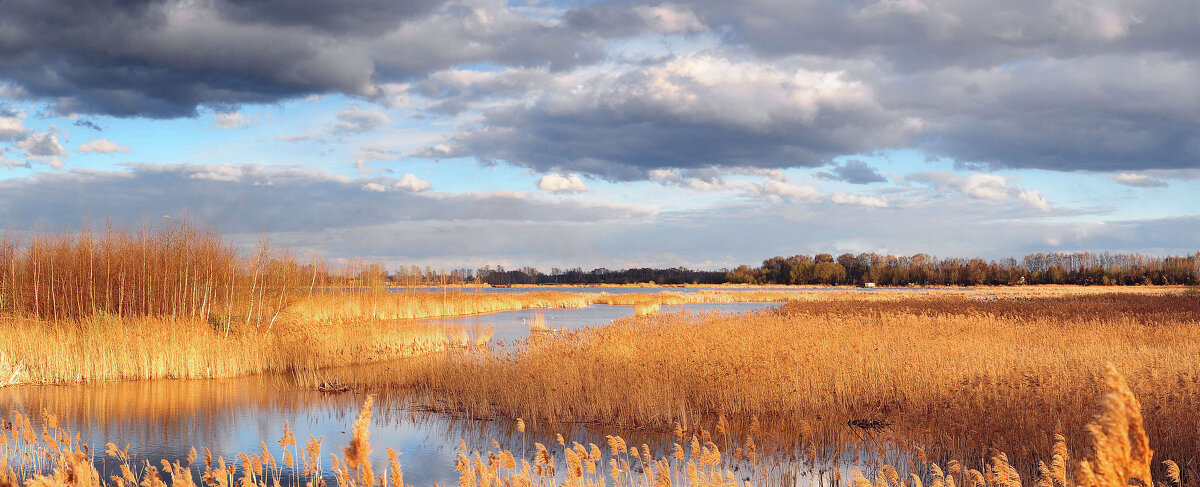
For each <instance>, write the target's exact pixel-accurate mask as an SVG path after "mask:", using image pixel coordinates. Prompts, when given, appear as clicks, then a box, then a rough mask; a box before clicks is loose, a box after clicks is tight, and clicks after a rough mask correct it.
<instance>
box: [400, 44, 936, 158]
mask: <svg viewBox="0 0 1200 487" xmlns="http://www.w3.org/2000/svg"><path fill="white" fill-rule="evenodd" d="M482 115H483V119H482V121H481V123H479V124H478V125H476V126H473V127H467V128H465V129H464V130H461V131H460V132H459V133H457V134H456V135H454V136H453V137H452V138H451V139H450V140H448V141H447V142H445V143H443V144H442V146H444V147H445V150H443V151H442V152H441V153H440V154H436V155H435V154H434V151H433V150H432V149H426V150H425V151H421V152H418V153H417V154H416V155H418V156H426V157H434V156H441V157H475V158H477V159H479V160H481V161H495V160H503V161H508V162H511V163H513V164H516V165H518V166H524V167H528V168H531V169H534V170H539V171H555V170H560V171H561V170H569V171H572V172H578V173H586V174H592V175H596V176H599V177H602V178H605V179H610V180H637V179H646V178H647V177H649V176H650V173H651V171H652V170H655V169H695V168H705V167H714V166H719V167H735V166H736V167H757V168H768V169H769V168H785V167H813V166H818V165H822V164H825V163H826V162H827V161H828V160H829V159H830V158H832V157H835V156H837V155H840V154H845V153H854V152H861V151H866V150H870V149H871V148H874V147H878V146H880V145H897V144H902V143H905V142H906V141H908V140H909V138H910V136H911V135H912V134H913V133H915V132H914V130H915V129H916V127H917V125H916V124H914V122H913V121H911V120H905V119H898V118H895V117H893V116H892V115H890V114H888V113H887V112H886V111H884V110H883V109H882V108H881V107H880V106H879V105H878V104H877V103H876V101H875V99H874V93H873V92H872V90H871V89H870V87H869V86H868V85H866V84H865V83H863V82H862V81H860V80H857V79H855V78H854V77H853V76H851V75H850V74H848V73H846V72H842V71H820V70H808V69H801V68H786V67H780V66H777V65H773V64H770V63H763V62H753V61H740V60H732V59H728V58H724V57H720V56H715V55H710V54H696V55H689V56H681V57H677V58H671V59H666V60H663V61H661V62H656V63H648V64H631V65H620V66H613V67H611V68H610V69H607V70H583V71H578V72H572V73H564V74H560V75H558V76H556V78H555V80H554V81H553V82H551V83H547V84H546V85H544V86H542V87H540V88H539V89H538V90H535V91H534V92H533V93H527V94H526V96H524V97H522V98H521V99H520V100H519V101H516V102H512V103H497V104H495V105H493V106H490V107H488V108H487V109H485V110H483V114H482Z"/></svg>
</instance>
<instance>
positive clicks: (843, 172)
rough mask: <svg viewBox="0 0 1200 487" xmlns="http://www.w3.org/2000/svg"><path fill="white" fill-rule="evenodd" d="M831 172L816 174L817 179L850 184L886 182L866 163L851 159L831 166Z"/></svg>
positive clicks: (885, 179)
mask: <svg viewBox="0 0 1200 487" xmlns="http://www.w3.org/2000/svg"><path fill="white" fill-rule="evenodd" d="M832 167H833V169H832V171H831V172H818V173H816V175H817V177H819V178H821V179H828V180H832V181H843V182H847V183H850V184H871V183H883V182H887V178H885V177H883V175H882V174H879V171H876V170H875V168H873V167H871V166H869V165H867V163H865V162H863V161H860V160H857V159H851V160H849V161H846V163H845V164H840V165H839V164H836V163H835V164H833V165H832Z"/></svg>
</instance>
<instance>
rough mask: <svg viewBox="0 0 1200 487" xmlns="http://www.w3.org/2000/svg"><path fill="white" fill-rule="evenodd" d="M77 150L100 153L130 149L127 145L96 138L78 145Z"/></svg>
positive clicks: (113, 152) (112, 152)
mask: <svg viewBox="0 0 1200 487" xmlns="http://www.w3.org/2000/svg"><path fill="white" fill-rule="evenodd" d="M78 150H79V152H84V153H87V152H97V153H100V154H116V153H118V152H129V151H131V150H133V149H131V148H130V147H129V146H127V145H118V144H116V143H114V142H113V141H111V140H108V139H96V140H93V141H91V142H88V143H86V144H83V145H81V146H79V149H78Z"/></svg>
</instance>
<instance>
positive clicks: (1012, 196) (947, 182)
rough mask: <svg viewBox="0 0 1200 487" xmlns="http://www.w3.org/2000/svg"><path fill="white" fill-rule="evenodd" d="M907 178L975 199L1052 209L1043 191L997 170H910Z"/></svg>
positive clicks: (939, 191) (946, 192)
mask: <svg viewBox="0 0 1200 487" xmlns="http://www.w3.org/2000/svg"><path fill="white" fill-rule="evenodd" d="M905 180H907V181H911V182H915V183H921V184H925V185H928V186H929V187H930V188H932V189H933V190H934V191H936V192H937V193H941V194H952V193H957V194H961V195H963V196H966V197H968V198H971V199H975V200H987V201H994V202H1010V201H1017V202H1021V203H1023V204H1025V205H1028V206H1031V207H1033V208H1036V209H1038V210H1041V211H1050V204H1049V202H1047V201H1046V197H1045V196H1044V195H1043V194H1042V193H1041V192H1040V191H1035V190H1031V189H1026V188H1021V187H1016V186H1012V185H1010V184H1009V180H1008V178H1006V177H1004V176H1000V175H996V174H986V173H972V174H968V175H966V176H959V175H957V174H954V173H951V172H946V171H929V172H920V173H914V174H909V175H908V176H906V177H905Z"/></svg>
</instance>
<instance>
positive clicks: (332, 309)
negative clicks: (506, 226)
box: [289, 291, 592, 323]
mask: <svg viewBox="0 0 1200 487" xmlns="http://www.w3.org/2000/svg"><path fill="white" fill-rule="evenodd" d="M591 304H592V295H589V294H575V293H564V292H533V293H520V294H515V293H514V294H507V293H495V294H490V293H469V292H467V293H464V292H451V291H446V292H428V291H419V292H390V293H389V292H327V293H320V294H314V295H312V296H307V297H305V298H303V299H301V300H300V301H299V302H297V303H296V304H295V305H294V306H292V307H291V308H290V310H289V311H290V313H292V314H294V315H295V316H298V317H303V319H304V320H308V321H318V322H328V323H342V322H348V321H362V320H376V321H378V320H406V319H421V318H442V317H449V316H463V315H473V314H483V313H495V312H499V311H513V310H521V309H548V308H586V307H587V306H590V305H591Z"/></svg>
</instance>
